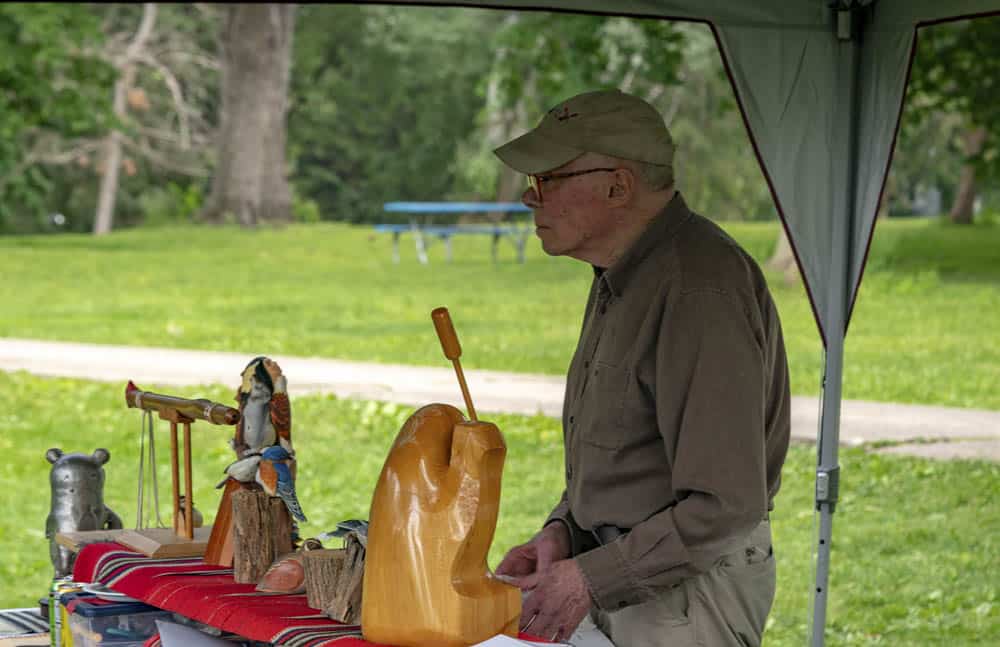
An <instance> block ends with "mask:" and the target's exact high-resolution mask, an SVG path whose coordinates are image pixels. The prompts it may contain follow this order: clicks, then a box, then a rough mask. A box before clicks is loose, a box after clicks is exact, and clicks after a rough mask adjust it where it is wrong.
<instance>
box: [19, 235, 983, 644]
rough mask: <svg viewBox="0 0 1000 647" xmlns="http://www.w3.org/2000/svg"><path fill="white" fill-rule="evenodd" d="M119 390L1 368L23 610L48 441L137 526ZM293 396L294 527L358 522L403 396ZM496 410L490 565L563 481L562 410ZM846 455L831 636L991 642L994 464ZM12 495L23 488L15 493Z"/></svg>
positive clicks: (164, 476)
mask: <svg viewBox="0 0 1000 647" xmlns="http://www.w3.org/2000/svg"><path fill="white" fill-rule="evenodd" d="M258 233H262V232H258ZM463 341H464V339H463ZM467 348H468V347H467ZM467 352H468V351H467ZM252 356H253V355H252V354H249V355H248V359H249V357H252ZM242 368H243V365H242V363H241V364H239V365H236V366H233V367H232V377H233V380H232V383H231V384H229V385H225V386H212V387H198V388H192V387H186V388H175V389H171V390H169V391H166V392H168V393H172V394H177V395H181V396H184V397H207V398H211V399H213V400H215V401H218V402H223V403H225V402H231V399H232V393H233V388H234V385H235V384H236V381H237V380H238V375H239V371H240V370H241V369H242ZM289 379H290V380H294V379H295V376H294V375H289ZM140 386H147V387H148V386H151V385H142V384H140ZM123 389H124V384H108V383H98V382H89V381H83V380H67V379H43V378H38V377H33V376H29V375H27V374H24V373H13V374H11V373H0V391H2V392H3V393H4V394H5V396H6V400H5V403H6V405H7V406H6V407H5V414H4V422H5V431H6V433H5V434H4V435H3V436H2V439H0V447H2V449H3V451H4V455H5V460H4V461H3V463H2V464H0V488H2V491H3V492H5V493H7V496H6V499H5V500H4V503H5V505H4V509H5V510H6V511H7V514H5V515H3V520H2V521H0V552H2V554H3V555H4V556H5V557H4V560H3V561H2V563H0V583H3V585H4V586H3V587H2V588H0V605H3V606H4V607H14V606H32V605H34V604H35V601H36V600H37V599H38V598H39V597H41V596H42V595H44V593H45V591H46V590H47V584H48V579H49V576H50V574H51V572H52V567H51V564H50V562H49V558H48V545H47V542H46V540H45V537H44V528H45V516H46V514H47V513H48V492H49V488H48V470H49V463H48V462H47V461H46V460H45V451H46V449H48V448H49V447H60V448H62V449H63V450H64V451H67V452H87V453H90V452H93V451H94V449H96V448H97V447H106V448H108V449H109V450H110V451H111V461H110V462H109V463H108V464H107V465H106V466H105V471H106V474H107V481H106V486H105V501H106V503H107V504H108V505H109V506H110V507H111V508H112V509H114V510H115V511H116V512H117V513H118V514H120V515H121V516H122V518H123V520H124V522H125V526H126V527H131V526H133V525H134V524H135V521H136V518H135V515H136V498H135V497H136V481H135V478H136V469H137V466H138V460H139V451H138V449H139V447H138V433H139V423H140V419H141V414H140V413H139V412H138V411H135V410H129V409H126V408H125V406H124V403H123V402H122V390H123ZM161 391H162V389H161ZM292 408H293V410H294V412H293V413H294V416H293V420H294V421H295V423H294V428H293V435H294V442H295V447H296V453H297V455H298V460H299V468H298V481H297V483H296V489H297V492H298V497H299V500H300V501H301V503H302V506H303V509H304V510H305V512H306V514H307V515H308V517H309V522H308V523H307V524H303V526H302V531H303V533H304V535H305V536H307V537H308V536H315V535H316V534H318V533H320V532H324V531H327V530H330V529H332V528H333V527H334V524H336V522H338V521H340V520H343V519H359V518H360V519H364V518H367V517H368V512H369V506H370V503H371V495H372V491H373V489H374V487H375V483H376V480H377V478H378V474H379V471H380V470H381V467H382V462H383V461H384V460H385V456H386V454H387V452H388V449H389V446H390V444H391V443H392V440H393V438H394V437H395V435H396V433H397V432H398V430H399V428H400V426H401V425H402V424H403V422H404V421H405V419H406V418H407V417H408V416H409V415H410V414H411V413H412V411H413V408H412V407H407V406H401V405H396V404H390V403H381V402H366V401H355V400H341V399H337V398H335V397H332V396H314V397H300V398H295V399H294V400H293V402H292ZM490 420H491V421H493V422H494V423H495V424H497V426H499V427H500V429H501V430H502V431H503V433H504V436H505V439H506V442H507V459H506V463H505V466H504V483H503V493H502V496H501V500H500V516H499V521H498V525H497V532H496V535H495V538H494V540H493V544H492V546H491V550H490V555H489V563H490V564H491V565H492V566H494V567H495V566H496V564H497V563H498V562H499V560H500V559H501V557H502V556H503V554H504V553H505V552H506V550H507V549H509V548H510V547H512V546H514V545H516V544H518V543H521V542H523V541H525V540H527V539H528V538H529V537H530V536H531V535H532V534H533V533H534V532H535V531H536V530H537V528H538V526H539V524H540V523H541V522H542V521H543V520H544V519H545V516H546V514H547V513H548V512H549V510H550V509H551V507H552V506H553V505H554V503H555V501H556V498H557V497H558V494H559V492H560V491H561V489H562V478H563V476H562V447H561V438H562V433H561V431H560V426H559V423H558V422H557V421H556V420H553V419H550V418H545V417H542V416H534V417H524V416H512V415H503V416H493V417H491V418H490ZM155 424H156V425H157V426H156V430H157V431H156V440H157V443H158V444H159V449H160V451H159V452H158V454H159V456H160V457H161V458H160V462H159V464H158V465H157V474H158V480H159V482H160V484H161V487H162V489H161V491H160V497H161V498H160V501H161V510H160V511H161V514H162V517H163V519H164V521H165V522H167V523H169V514H170V513H169V509H168V508H169V505H168V503H167V501H169V498H168V496H169V483H170V474H169V461H168V460H166V455H167V454H166V452H165V451H164V448H165V447H166V442H167V436H166V434H165V433H163V432H164V431H165V429H166V423H164V422H162V421H157V422H156V423H155ZM200 424H203V423H199V425H200ZM201 431H202V432H205V429H202V430H201ZM224 431H225V430H218V431H216V430H211V431H210V432H206V433H200V432H199V431H198V425H196V427H195V433H194V442H195V452H194V469H193V471H192V474H193V475H194V479H193V480H194V503H195V505H196V506H197V507H198V508H199V509H200V510H201V511H202V513H203V514H204V515H205V519H206V522H211V521H212V519H213V517H214V516H215V510H216V507H217V505H218V497H219V492H218V490H216V489H214V487H213V486H214V485H215V483H217V482H218V480H219V478H221V476H222V470H223V468H224V467H225V466H226V465H227V464H228V463H229V462H230V461H231V460H232V452H231V451H230V450H229V449H228V448H227V446H226V443H225V438H224V437H225V433H223V432H224ZM841 462H842V466H843V482H842V487H841V500H840V505H839V506H838V508H837V515H836V522H835V524H834V543H833V546H832V555H833V557H832V565H831V568H832V572H831V581H830V585H831V588H830V591H831V592H830V623H829V629H828V639H829V641H830V643H831V644H838V645H841V644H843V645H870V644H893V645H908V644H943V643H945V642H947V643H950V644H962V645H971V644H984V645H985V644H990V640H991V637H993V636H996V635H997V634H998V633H1000V585H998V582H997V579H996V578H993V577H984V576H983V574H984V573H994V572H997V570H998V569H1000V543H998V541H997V537H1000V508H998V507H997V506H996V505H994V504H993V503H992V496H993V493H994V492H996V491H997V489H998V488H1000V466H998V465H995V464H988V463H982V462H972V461H956V462H951V463H933V462H930V461H927V460H920V459H910V458H896V457H890V456H883V455H872V454H867V453H865V452H864V451H862V450H859V449H850V450H845V451H843V452H842V453H841ZM815 466H816V459H815V449H814V448H813V447H811V446H793V447H792V448H791V450H790V452H789V456H788V461H787V463H786V465H785V469H784V473H783V478H782V487H781V492H780V493H779V494H778V497H777V500H776V502H775V505H776V509H775V511H774V513H773V514H772V527H773V529H774V537H775V554H776V558H777V560H778V592H777V596H776V599H775V604H774V610H773V612H772V614H771V618H770V619H769V622H768V629H767V633H766V642H765V644H767V645H782V646H784V645H801V644H802V643H803V641H804V639H805V638H804V637H805V636H807V635H808V619H809V613H810V609H811V604H812V597H811V588H812V579H811V578H812V575H813V546H814V531H815V519H814V513H813V505H812V495H813V479H814V476H815ZM22 491H30V492H32V493H33V496H19V495H18V494H17V493H19V492H22Z"/></svg>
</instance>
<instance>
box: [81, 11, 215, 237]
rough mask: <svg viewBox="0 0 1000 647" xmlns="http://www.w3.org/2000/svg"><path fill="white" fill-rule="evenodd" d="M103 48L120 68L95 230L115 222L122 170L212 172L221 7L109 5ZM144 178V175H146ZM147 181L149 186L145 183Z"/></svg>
mask: <svg viewBox="0 0 1000 647" xmlns="http://www.w3.org/2000/svg"><path fill="white" fill-rule="evenodd" d="M100 9H102V10H103V11H104V16H103V24H104V32H105V46H104V48H103V51H102V56H103V58H104V59H105V60H107V61H108V62H109V63H111V64H112V65H113V66H114V67H115V69H116V70H117V72H118V77H117V79H116V81H115V88H114V95H113V96H114V98H113V103H112V106H113V108H112V109H113V113H114V115H115V118H116V122H117V124H118V127H117V128H115V129H114V130H112V131H111V132H110V133H109V134H108V135H107V136H106V138H105V141H104V144H103V146H104V149H105V154H104V156H103V159H101V160H100V162H99V163H98V164H97V170H98V174H99V176H100V178H101V180H100V193H99V195H98V199H97V212H96V215H95V218H94V229H93V231H94V233H95V234H104V233H107V232H108V231H110V230H111V227H112V223H113V220H114V212H115V204H116V201H117V198H118V195H119V189H120V183H119V170H120V169H124V171H125V173H126V175H127V176H129V177H130V178H131V177H133V176H136V175H137V174H138V173H139V172H140V165H144V166H146V167H148V168H149V170H152V171H153V172H154V173H156V174H157V175H159V176H160V177H161V178H163V177H164V176H167V177H172V176H175V175H176V176H181V177H187V178H201V179H204V178H207V177H208V173H209V166H208V152H209V150H210V143H211V139H210V134H211V129H212V127H213V124H212V121H211V116H210V115H211V113H212V112H213V110H214V108H215V103H216V101H215V98H214V95H215V94H217V89H216V88H215V87H213V86H214V85H215V83H216V82H217V81H216V79H217V70H218V67H219V63H218V59H217V57H216V54H215V42H214V41H215V39H214V36H215V34H214V29H215V27H216V25H217V20H216V18H217V16H216V14H217V12H216V11H215V10H213V9H211V8H209V7H206V6H204V5H156V4H154V3H146V4H144V5H142V6H141V7H140V6H138V5H105V6H102V7H101V8H100ZM143 184H144V183H143ZM143 188H147V187H143Z"/></svg>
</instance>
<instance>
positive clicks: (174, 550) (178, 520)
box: [115, 408, 210, 557]
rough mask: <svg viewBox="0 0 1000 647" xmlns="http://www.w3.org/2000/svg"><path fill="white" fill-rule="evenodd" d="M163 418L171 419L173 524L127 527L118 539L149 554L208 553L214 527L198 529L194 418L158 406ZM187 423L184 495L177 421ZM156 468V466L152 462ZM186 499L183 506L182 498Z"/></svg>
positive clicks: (149, 555)
mask: <svg viewBox="0 0 1000 647" xmlns="http://www.w3.org/2000/svg"><path fill="white" fill-rule="evenodd" d="M158 412H159V415H160V418H161V419H163V420H167V421H169V422H170V477H171V478H170V481H171V493H170V494H171V499H172V502H173V517H172V518H171V526H172V528H140V529H137V530H127V531H124V532H123V533H122V534H121V535H119V536H118V537H117V538H116V539H115V541H117V542H118V543H119V544H122V545H124V546H128V547H129V548H131V549H133V550H137V551H139V552H141V553H143V554H144V555H146V556H148V557H194V556H197V555H202V554H204V553H205V548H206V546H207V545H208V538H209V531H210V529H208V528H204V529H201V528H199V532H198V534H197V535H196V534H195V529H194V518H195V516H194V515H195V512H194V488H193V487H192V478H191V424H192V423H193V422H194V419H193V418H189V417H187V416H185V415H184V414H182V413H180V412H179V411H178V410H177V409H169V408H164V409H160V410H158ZM179 424H180V425H183V426H184V495H183V496H182V495H181V493H180V480H181V478H180V448H179V442H178V434H177V425H179ZM152 467H153V469H156V466H155V465H154V466H152ZM182 498H183V499H184V507H183V510H182V508H181V499H182Z"/></svg>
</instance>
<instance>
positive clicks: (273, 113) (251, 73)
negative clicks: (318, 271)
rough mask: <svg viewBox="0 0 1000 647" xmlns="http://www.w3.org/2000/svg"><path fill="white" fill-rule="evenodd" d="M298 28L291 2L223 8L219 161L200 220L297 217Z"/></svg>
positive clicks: (255, 221)
mask: <svg viewBox="0 0 1000 647" xmlns="http://www.w3.org/2000/svg"><path fill="white" fill-rule="evenodd" d="M294 22H295V6H294V5H291V4H276V3H268V4H229V5H226V6H225V17H224V20H223V27H222V38H221V43H222V50H223V53H222V70H221V76H222V105H221V110H220V128H219V146H218V161H217V164H216V169H215V174H214V177H213V181H212V191H211V193H210V194H209V198H208V200H207V201H206V204H205V207H204V209H203V210H202V212H201V213H200V214H199V219H201V220H205V221H208V222H216V223H221V222H226V221H227V220H230V219H232V220H235V222H238V223H239V224H241V225H243V226H244V227H254V226H256V225H258V224H262V223H284V222H288V221H290V220H291V218H292V196H291V188H290V186H289V184H288V176H287V169H286V165H285V144H286V139H287V135H286V125H287V119H286V117H287V113H288V86H289V78H290V72H291V60H292V32H293V26H294Z"/></svg>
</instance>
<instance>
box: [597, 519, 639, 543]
mask: <svg viewBox="0 0 1000 647" xmlns="http://www.w3.org/2000/svg"><path fill="white" fill-rule="evenodd" d="M629 530H631V528H619V527H618V526H612V525H611V524H607V523H605V524H601V525H600V526H597V527H595V528H594V529H593V530H591V531H590V534H591V535H593V536H594V539H596V540H597V543H598V544H600V545H601V546H604V545H605V544H610V543H611V542H613V541H614V540H616V539H618V538H619V537H621V536H622V535H625V534H628V531H629Z"/></svg>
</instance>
